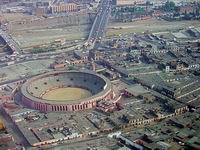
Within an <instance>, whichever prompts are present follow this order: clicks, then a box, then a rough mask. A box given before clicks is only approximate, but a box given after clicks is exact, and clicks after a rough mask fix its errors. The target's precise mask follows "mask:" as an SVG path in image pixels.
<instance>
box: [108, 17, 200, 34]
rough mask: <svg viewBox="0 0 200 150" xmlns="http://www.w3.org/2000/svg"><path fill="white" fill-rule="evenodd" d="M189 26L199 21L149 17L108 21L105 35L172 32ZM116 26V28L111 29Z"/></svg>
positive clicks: (197, 24) (195, 24) (196, 24)
mask: <svg viewBox="0 0 200 150" xmlns="http://www.w3.org/2000/svg"><path fill="white" fill-rule="evenodd" d="M189 26H195V27H196V26H200V23H199V21H195V20H194V21H173V22H169V21H164V20H157V19H149V20H142V21H135V22H129V23H109V26H108V29H107V33H106V36H108V37H109V36H113V35H119V34H124V33H142V32H145V31H150V32H153V33H156V32H164V31H166V32H174V31H177V30H181V29H184V28H187V27H189ZM113 28H117V29H113Z"/></svg>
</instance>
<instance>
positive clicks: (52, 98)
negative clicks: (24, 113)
mask: <svg viewBox="0 0 200 150" xmlns="http://www.w3.org/2000/svg"><path fill="white" fill-rule="evenodd" d="M21 93H22V103H23V104H24V105H25V106H27V107H29V108H33V109H37V110H40V111H44V112H50V111H56V112H59V111H77V110H84V109H90V108H93V107H96V102H97V101H99V100H102V99H109V98H110V97H111V96H112V89H111V83H110V81H109V80H108V79H107V78H105V77H104V76H102V75H99V74H96V73H94V72H89V71H54V72H49V73H45V74H42V75H38V76H36V77H33V78H31V79H29V80H28V81H27V82H25V83H24V84H23V85H22V87H21Z"/></svg>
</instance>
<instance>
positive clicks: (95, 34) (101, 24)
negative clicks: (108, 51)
mask: <svg viewBox="0 0 200 150" xmlns="http://www.w3.org/2000/svg"><path fill="white" fill-rule="evenodd" d="M110 12H111V2H110V0H102V1H101V4H100V8H99V11H98V13H97V16H96V18H95V20H94V23H93V25H92V29H91V31H90V34H89V37H88V40H87V43H88V44H89V45H93V46H94V45H95V43H96V41H97V40H101V38H102V37H103V35H104V31H105V27H106V25H107V22H108V18H109V15H110Z"/></svg>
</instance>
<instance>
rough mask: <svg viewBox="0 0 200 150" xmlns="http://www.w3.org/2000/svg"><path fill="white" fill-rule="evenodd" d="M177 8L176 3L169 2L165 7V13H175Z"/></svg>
mask: <svg viewBox="0 0 200 150" xmlns="http://www.w3.org/2000/svg"><path fill="white" fill-rule="evenodd" d="M175 8H176V5H175V3H174V2H172V1H167V2H166V3H165V5H164V7H163V9H164V11H167V12H171V11H174V10H175Z"/></svg>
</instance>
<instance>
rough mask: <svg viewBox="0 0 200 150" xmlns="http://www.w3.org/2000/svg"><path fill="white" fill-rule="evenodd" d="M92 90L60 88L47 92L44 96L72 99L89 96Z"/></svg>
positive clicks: (60, 99) (47, 97)
mask: <svg viewBox="0 0 200 150" xmlns="http://www.w3.org/2000/svg"><path fill="white" fill-rule="evenodd" d="M91 95H92V94H91V92H90V91H88V90H86V89H82V88H76V87H67V88H58V89H54V90H51V91H49V92H47V93H45V94H44V95H43V96H42V98H43V99H46V100H52V101H71V100H79V99H83V98H87V97H89V96H91Z"/></svg>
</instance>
